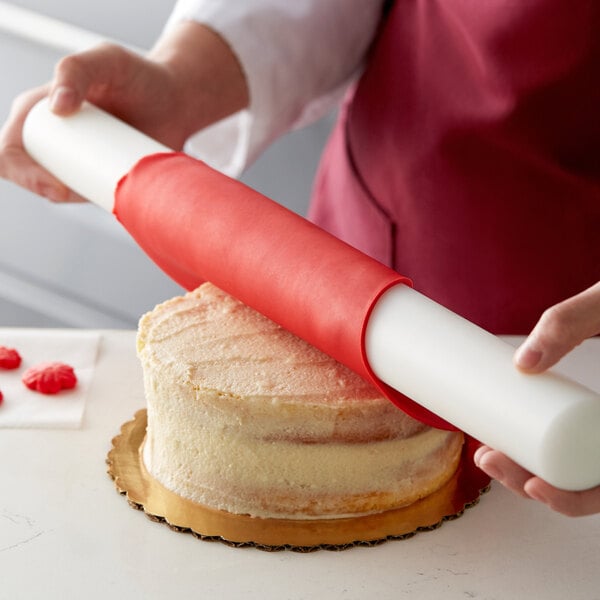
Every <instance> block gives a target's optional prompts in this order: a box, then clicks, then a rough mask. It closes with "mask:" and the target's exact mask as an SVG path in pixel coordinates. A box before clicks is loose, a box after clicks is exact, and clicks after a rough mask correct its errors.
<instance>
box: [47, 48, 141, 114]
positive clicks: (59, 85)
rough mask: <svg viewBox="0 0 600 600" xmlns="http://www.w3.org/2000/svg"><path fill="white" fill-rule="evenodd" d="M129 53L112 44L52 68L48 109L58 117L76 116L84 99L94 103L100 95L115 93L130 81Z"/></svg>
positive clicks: (61, 62)
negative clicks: (52, 75)
mask: <svg viewBox="0 0 600 600" xmlns="http://www.w3.org/2000/svg"><path fill="white" fill-rule="evenodd" d="M131 55H132V53H130V52H129V51H128V50H125V49H124V48H121V47H119V46H116V45H114V44H101V45H99V46H97V47H95V48H92V49H91V50H86V51H84V52H80V53H77V54H71V55H69V56H66V57H64V58H63V59H61V60H60V61H59V62H58V63H57V65H56V68H55V72H54V79H53V81H52V86H51V90H50V107H51V109H52V110H53V111H54V112H55V113H56V114H59V115H63V116H65V115H69V114H72V113H73V112H75V111H76V110H77V109H78V108H79V107H80V106H81V103H82V102H83V101H84V100H85V99H89V100H90V101H92V102H93V101H94V100H95V99H96V98H97V97H98V96H99V94H100V92H101V91H106V90H110V89H115V90H118V89H119V88H121V87H122V85H123V83H124V82H127V81H128V80H129V78H130V61H129V60H128V59H129V58H130V57H131Z"/></svg>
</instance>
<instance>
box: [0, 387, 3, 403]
mask: <svg viewBox="0 0 600 600" xmlns="http://www.w3.org/2000/svg"><path fill="white" fill-rule="evenodd" d="M2 400H4V396H3V395H2V390H0V404H2Z"/></svg>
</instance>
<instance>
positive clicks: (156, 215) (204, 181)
mask: <svg viewBox="0 0 600 600" xmlns="http://www.w3.org/2000/svg"><path fill="white" fill-rule="evenodd" d="M115 215H116V216H117V218H118V219H119V221H120V222H121V223H122V224H123V226H124V227H125V228H126V229H127V230H128V231H129V233H130V234H131V235H132V236H133V237H134V239H135V240H136V241H137V242H138V244H139V245H140V246H141V247H142V249H143V250H144V251H145V252H146V253H147V254H148V255H149V256H150V258H152V259H153V260H154V261H155V262H156V263H157V264H158V265H159V266H160V267H161V268H162V269H163V270H164V271H165V272H166V273H167V274H168V275H170V276H171V277H172V278H173V279H175V280H176V281H177V282H178V283H179V284H180V285H182V286H183V287H185V288H187V289H194V288H195V287H197V286H198V285H199V284H200V283H201V282H202V281H205V280H206V281H211V282H212V283H214V284H215V285H216V286H217V287H220V288H221V289H223V290H224V291H226V292H228V293H229V294H231V295H233V296H235V297H236V298H238V299H239V300H241V301H242V302H244V303H245V304H247V305H249V306H251V307H253V308H254V309H256V310H257V311H259V312H261V313H262V314H264V315H266V316H267V317H269V318H270V319H272V320H273V321H275V322H276V323H279V324H280V325H281V326H282V327H284V328H286V329H288V330H289V331H292V332H293V333H295V334H296V335H298V336H299V337H301V338H303V339H304V340H306V341H308V342H309V343H311V344H313V345H314V346H316V347H317V348H319V349H321V350H322V351H323V352H325V353H326V354H329V355H330V356H332V357H333V358H335V359H336V360H338V361H339V362H341V363H343V364H345V365H347V366H348V367H350V368H351V369H353V370H354V371H355V372H357V373H358V374H359V375H361V376H362V377H364V378H365V379H367V380H368V381H370V382H372V383H373V384H374V385H375V386H376V387H378V388H379V389H380V390H381V391H382V392H383V393H384V394H385V395H386V396H387V397H388V398H390V400H392V401H393V402H394V403H395V404H397V405H398V406H399V407H400V408H402V409H403V410H405V411H406V412H407V413H409V414H410V415H412V416H414V417H416V418H418V419H420V420H422V421H424V422H426V423H428V424H430V425H433V426H436V427H442V428H450V426H449V425H448V424H447V423H446V422H445V421H444V420H442V419H440V418H439V417H437V416H436V415H434V414H432V413H431V412H429V411H427V410H426V409H424V408H423V407H421V406H420V405H418V404H416V403H415V402H413V401H411V400H410V399H408V398H407V397H405V396H404V395H402V394H401V393H399V392H398V391H396V390H394V389H392V388H390V387H389V386H387V385H386V384H385V383H383V382H381V381H380V380H379V379H377V377H375V375H374V374H373V373H372V371H371V369H370V367H369V364H368V362H367V359H366V356H365V352H364V330H365V327H366V323H367V320H368V317H369V314H370V312H371V309H372V307H373V306H374V304H375V301H376V300H377V299H378V298H379V296H380V295H381V294H382V293H383V292H384V291H385V290H387V289H388V288H389V287H390V286H392V285H396V284H398V283H405V284H409V285H410V281H409V280H408V279H407V278H406V277H403V276H401V275H399V274H398V273H396V272H395V271H393V270H392V269H389V268H388V267H386V266H384V265H382V264H381V263H379V262H377V261H375V260H373V259H372V258H370V257H368V256H366V255H365V254H363V253H362V252H360V251H358V250H356V249H355V248H353V247H351V246H349V245H347V244H345V243H344V242H342V241H340V240H339V239H337V238H335V237H334V236H332V235H330V234H328V233H327V232H325V231H323V230H322V229H320V228H319V227H317V226H316V225H314V224H312V223H310V222H309V221H307V220H306V219H303V218H302V217H300V216H298V215H296V214H295V213H293V212H292V211H290V210H288V209H286V208H285V207H282V206H281V205H279V204H277V203H276V202H273V201H272V200H270V199H268V198H266V197H265V196H263V195H262V194H260V193H258V192H256V191H254V190H252V189H250V188H249V187H248V186H246V185H244V184H243V183H241V182H239V181H236V180H234V179H231V178H229V177H226V176H225V175H223V174H221V173H219V172H218V171H215V170H214V169H211V168H210V167H208V166H207V165H206V164H204V163H202V162H200V161H198V160H195V159H193V158H191V157H189V156H187V155H185V154H181V153H168V154H155V155H152V156H148V157H145V158H143V159H142V160H141V161H140V162H139V163H138V164H137V165H135V166H134V167H133V169H132V170H131V171H130V172H129V173H128V174H127V175H126V176H125V177H124V178H123V179H122V180H121V181H120V182H119V185H118V187H117V191H116V199H115Z"/></svg>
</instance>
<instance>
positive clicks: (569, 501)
mask: <svg viewBox="0 0 600 600" xmlns="http://www.w3.org/2000/svg"><path fill="white" fill-rule="evenodd" d="M524 489H525V492H526V493H527V494H528V495H529V496H530V497H531V498H533V499H535V500H538V501H539V502H543V503H544V504H546V505H547V506H549V507H550V508H551V509H552V510H554V511H556V512H559V513H561V514H563V515H567V516H569V517H582V516H585V515H593V514H596V513H599V512H600V487H596V488H592V489H591V490H584V491H582V492H567V491H565V490H559V489H558V488H555V487H553V486H551V485H550V484H549V483H546V482H545V481H543V480H542V479H540V478H539V477H532V478H531V479H530V480H529V481H527V482H526V483H525V486H524Z"/></svg>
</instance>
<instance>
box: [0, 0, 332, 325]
mask: <svg viewBox="0 0 600 600" xmlns="http://www.w3.org/2000/svg"><path fill="white" fill-rule="evenodd" d="M13 3H14V4H16V5H18V6H21V7H24V8H29V9H34V10H37V11H39V12H41V13H43V14H45V15H48V16H51V17H55V18H60V19H62V20H64V21H67V22H69V23H71V24H74V25H77V26H80V27H84V28H86V29H88V30H92V31H94V32H96V33H99V34H101V35H103V36H107V37H109V38H111V39H116V40H120V41H123V42H125V43H127V44H131V45H135V46H138V47H141V48H148V47H149V46H150V45H151V44H152V42H153V40H154V39H155V38H156V36H157V35H158V34H159V32H160V30H161V27H162V24H163V22H164V20H165V19H166V17H167V15H168V14H169V12H170V9H171V6H172V4H173V2H171V1H169V0H128V1H127V2H123V1H122V0H104V1H103V2H101V3H95V2H94V3H92V2H81V0H14V2H13ZM59 58H60V53H59V52H58V51H56V50H51V49H48V48H45V47H41V46H39V45H37V44H35V43H32V42H30V41H25V40H23V39H22V38H19V37H15V36H12V35H10V34H6V33H2V32H0V65H2V76H3V81H2V85H1V86H0V121H2V122H3V121H4V120H5V119H6V116H7V115H8V111H9V108H10V103H11V100H12V98H14V96H15V95H17V93H19V92H20V91H21V90H24V89H28V88H30V87H32V86H35V85H38V84H40V83H42V82H44V81H46V80H48V79H49V78H50V77H51V74H52V70H53V67H54V64H55V63H56V61H57V60H58V59H59ZM330 126H331V119H330V118H326V119H324V120H322V121H321V122H319V123H316V124H315V125H313V126H311V127H309V128H307V129H305V130H303V131H299V132H295V133H293V134H291V135H289V136H287V137H286V138H284V139H282V140H281V141H279V142H277V143H276V144H275V145H274V146H273V147H272V148H271V149H270V150H268V151H267V152H266V153H265V155H264V156H263V157H262V158H261V159H260V160H259V161H258V162H257V163H256V164H255V165H253V166H252V167H251V168H250V169H249V170H248V172H247V173H245V174H244V176H243V177H242V180H243V181H245V182H246V183H248V184H249V185H251V186H252V187H254V188H256V189H258V190H260V191H261V192H263V193H264V194H266V195H268V196H270V197H271V198H274V199H275V200H277V201H278V202H281V203H282V204H284V205H286V206H288V207H289V208H291V209H292V210H295V211H296V212H298V213H300V214H304V213H305V211H306V206H307V201H308V198H309V195H310V188H311V181H312V178H313V175H314V171H315V169H316V165H317V162H318V158H319V155H320V152H321V149H322V146H323V143H324V141H325V139H326V136H327V134H328V131H329V129H330ZM180 291H181V290H180V288H179V287H178V286H176V285H175V284H174V283H173V282H172V281H171V280H170V279H169V278H168V277H167V276H165V275H164V274H163V273H162V272H161V271H160V270H159V269H158V268H157V267H156V266H155V265H154V264H153V263H152V262H151V261H150V260H149V259H147V258H146V256H145V255H144V254H143V253H142V252H141V250H139V248H137V246H136V245H135V244H134V243H133V241H132V240H131V239H130V238H129V236H128V235H127V233H125V232H124V231H123V230H122V229H121V227H120V225H119V224H118V223H117V222H116V221H114V220H113V218H112V217H111V216H110V215H107V214H105V213H103V212H102V211H101V210H100V209H97V208H96V207H94V206H91V205H69V206H66V205H60V206H59V205H53V204H51V203H48V202H46V201H45V200H43V199H41V198H38V197H36V196H35V195H33V194H30V193H28V192H25V191H24V190H22V189H20V188H17V187H16V186H15V185H13V184H11V183H9V182H7V181H3V180H0V326H13V325H14V326H73V327H92V328H93V327H109V328H111V327H115V328H121V327H135V326H136V323H137V320H138V318H139V316H140V315H141V314H142V313H143V312H145V311H146V310H149V309H150V308H152V307H153V306H154V305H155V304H156V303H158V302H161V301H163V300H165V299H167V298H169V297H171V296H173V295H175V294H178V293H180Z"/></svg>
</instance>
